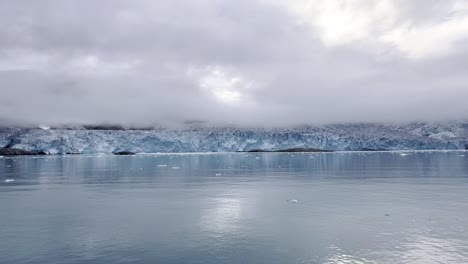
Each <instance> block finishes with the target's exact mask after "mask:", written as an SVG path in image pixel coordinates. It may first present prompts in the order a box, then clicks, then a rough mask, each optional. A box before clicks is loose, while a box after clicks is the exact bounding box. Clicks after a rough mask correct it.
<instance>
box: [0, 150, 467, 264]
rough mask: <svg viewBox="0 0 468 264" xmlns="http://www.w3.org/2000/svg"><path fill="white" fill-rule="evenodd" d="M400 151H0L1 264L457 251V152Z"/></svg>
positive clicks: (371, 257)
mask: <svg viewBox="0 0 468 264" xmlns="http://www.w3.org/2000/svg"><path fill="white" fill-rule="evenodd" d="M400 154H401V153H398V152H394V153H392V152H389V153H378V152H376V153H374V152H361V153H319V154H297V153H296V154H294V155H290V154H287V153H284V154H274V153H266V154H259V153H255V154H247V153H235V154H187V155H182V154H177V155H171V154H166V155H156V154H148V155H136V156H128V157H125V156H109V155H90V156H85V155H83V156H44V157H1V158H0V212H1V217H0V238H1V239H0V263H330V264H332V263H468V234H467V233H468V232H466V230H467V228H468V195H467V194H466V193H467V192H466V190H467V188H468V157H467V156H466V155H465V153H464V152H405V155H400ZM173 168H178V169H173ZM11 180H12V181H11ZM291 201H294V202H291Z"/></svg>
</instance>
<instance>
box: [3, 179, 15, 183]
mask: <svg viewBox="0 0 468 264" xmlns="http://www.w3.org/2000/svg"><path fill="white" fill-rule="evenodd" d="M14 181H15V179H6V180H5V182H6V183H8V182H14Z"/></svg>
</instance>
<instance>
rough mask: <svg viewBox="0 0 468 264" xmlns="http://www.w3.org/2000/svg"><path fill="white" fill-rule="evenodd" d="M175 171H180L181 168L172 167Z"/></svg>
mask: <svg viewBox="0 0 468 264" xmlns="http://www.w3.org/2000/svg"><path fill="white" fill-rule="evenodd" d="M172 169H173V170H178V169H180V167H172Z"/></svg>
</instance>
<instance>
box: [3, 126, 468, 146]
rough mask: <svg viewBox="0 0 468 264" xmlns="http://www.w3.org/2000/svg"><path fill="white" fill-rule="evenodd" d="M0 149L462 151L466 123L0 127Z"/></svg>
mask: <svg viewBox="0 0 468 264" xmlns="http://www.w3.org/2000/svg"><path fill="white" fill-rule="evenodd" d="M0 148H15V149H22V150H27V151H33V152H45V153H47V154H95V153H116V152H119V151H131V152H135V153H183V152H236V151H251V150H265V151H274V150H282V149H290V148H314V149H320V150H330V151H373V150H383V151H384V150H461V149H463V150H465V149H468V123H467V122H459V121H457V122H445V123H422V122H421V123H409V124H404V125H385V124H368V123H361V124H338V125H326V126H303V127H296V128H275V129H273V128H271V129H268V128H256V129H254V128H235V127H197V126H187V127H184V128H180V129H170V128H158V129H151V130H148V129H144V130H138V129H127V130H125V129H122V130H99V129H86V128H83V127H81V128H73V129H70V128H48V127H47V129H44V127H43V128H0Z"/></svg>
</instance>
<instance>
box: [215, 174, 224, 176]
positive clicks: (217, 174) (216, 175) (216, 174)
mask: <svg viewBox="0 0 468 264" xmlns="http://www.w3.org/2000/svg"><path fill="white" fill-rule="evenodd" d="M215 175H216V176H221V175H223V174H221V173H216V174H215Z"/></svg>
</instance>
